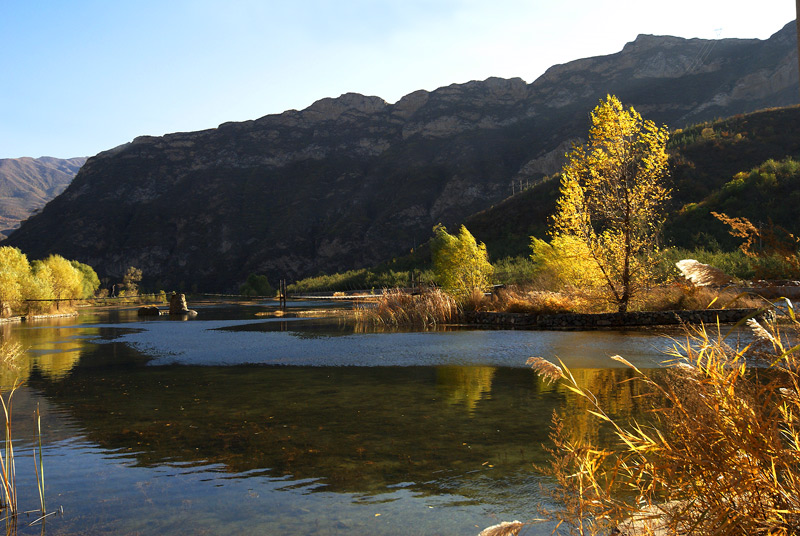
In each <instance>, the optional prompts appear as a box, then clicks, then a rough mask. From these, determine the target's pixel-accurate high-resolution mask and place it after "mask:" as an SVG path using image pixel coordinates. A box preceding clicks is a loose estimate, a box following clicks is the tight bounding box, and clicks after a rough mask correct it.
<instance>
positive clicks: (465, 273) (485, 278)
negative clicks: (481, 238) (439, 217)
mask: <svg viewBox="0 0 800 536" xmlns="http://www.w3.org/2000/svg"><path fill="white" fill-rule="evenodd" d="M433 235H434V236H433V240H432V241H431V252H432V256H433V271H434V273H435V274H436V280H437V281H438V282H439V284H440V285H441V286H442V288H443V289H444V290H445V291H446V292H448V293H450V294H452V295H454V296H456V297H465V296H468V295H469V294H471V293H472V291H473V290H476V289H477V290H486V289H487V288H488V287H489V285H490V284H491V281H492V274H493V272H494V268H493V267H492V265H491V263H490V262H489V256H488V254H487V253H486V245H485V244H484V243H483V242H481V243H480V244H478V243H477V242H476V241H475V237H473V236H472V233H470V232H469V231H468V230H467V228H466V227H464V226H463V225H462V226H461V229H460V230H459V231H458V236H454V235H451V234H450V233H448V232H447V228H445V227H444V226H442V225H437V226H436V227H434V228H433Z"/></svg>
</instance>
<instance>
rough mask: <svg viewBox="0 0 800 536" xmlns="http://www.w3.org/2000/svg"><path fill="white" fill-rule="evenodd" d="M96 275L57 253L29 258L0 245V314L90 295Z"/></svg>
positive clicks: (45, 308)
mask: <svg viewBox="0 0 800 536" xmlns="http://www.w3.org/2000/svg"><path fill="white" fill-rule="evenodd" d="M99 287H100V279H99V278H98V277H97V273H95V271H94V269H93V268H92V267H91V266H89V265H87V264H83V263H81V262H78V261H71V260H67V259H65V258H64V257H62V256H61V255H50V256H49V257H47V258H45V259H43V260H34V261H29V260H28V257H27V255H25V254H24V253H22V251H20V250H19V249H18V248H15V247H10V246H3V247H0V316H2V317H8V316H11V315H12V314H14V313H19V312H22V311H27V312H46V311H48V310H50V308H51V307H52V305H53V303H54V302H55V303H58V302H57V301H55V300H78V299H85V298H90V297H92V296H94V294H95V292H96V291H97V289H98V288H99Z"/></svg>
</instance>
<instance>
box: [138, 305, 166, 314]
mask: <svg viewBox="0 0 800 536" xmlns="http://www.w3.org/2000/svg"><path fill="white" fill-rule="evenodd" d="M136 314H137V315H138V316H160V315H161V309H159V308H158V307H156V306H155V305H145V306H144V307H139V311H138V312H137V313H136Z"/></svg>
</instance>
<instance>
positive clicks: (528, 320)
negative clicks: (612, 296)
mask: <svg viewBox="0 0 800 536" xmlns="http://www.w3.org/2000/svg"><path fill="white" fill-rule="evenodd" d="M756 315H758V316H765V315H771V316H774V313H772V312H764V311H763V310H762V309H753V308H743V309H702V310H690V311H652V312H644V311H637V312H630V313H558V314H528V313H497V312H486V311H465V312H462V313H461V314H460V315H459V317H460V318H459V319H460V321H461V323H463V324H468V325H474V326H491V327H497V328H505V329H548V330H549V329H562V330H595V329H619V328H625V327H640V326H674V325H684V324H701V323H702V324H716V323H718V322H719V323H721V324H735V323H736V322H739V321H740V320H742V319H745V318H749V317H752V316H756Z"/></svg>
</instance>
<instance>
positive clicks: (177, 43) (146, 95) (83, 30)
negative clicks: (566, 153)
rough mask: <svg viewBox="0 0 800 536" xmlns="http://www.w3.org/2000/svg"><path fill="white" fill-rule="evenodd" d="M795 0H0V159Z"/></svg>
mask: <svg viewBox="0 0 800 536" xmlns="http://www.w3.org/2000/svg"><path fill="white" fill-rule="evenodd" d="M794 18H795V3H794V2H790V1H789V0H761V1H759V2H753V1H747V2H745V1H740V0H725V1H716V0H711V1H709V0H671V1H670V2H654V1H649V0H644V1H642V0H630V1H628V0H625V1H605V2H604V1H597V0H564V1H561V2H554V1H552V0H492V1H491V2H489V1H487V0H428V1H421V0H373V1H366V0H331V1H326V0H284V1H272V0H261V1H256V0H225V1H221V0H194V1H190V0H158V1H153V0H137V1H136V2H130V1H128V0H107V1H99V0H96V1H91V0H71V1H67V0H52V1H46V0H0V73H2V75H1V76H0V158H15V157H20V156H33V157H38V156H55V157H60V158H68V157H73V156H92V155H94V154H96V153H98V152H100V151H103V150H106V149H110V148H112V147H115V146H117V145H120V144H122V143H125V142H128V141H130V140H131V139H133V138H134V137H136V136H139V135H142V134H149V135H161V134H165V133H168V132H176V131H190V130H201V129H206V128H213V127H216V126H217V125H219V124H220V123H224V122H226V121H243V120H247V119H256V118H258V117H261V116H264V115H267V114H274V113H280V112H282V111H284V110H287V109H303V108H305V107H307V106H309V105H310V104H311V103H313V102H314V101H316V100H318V99H321V98H324V97H336V96H339V95H341V94H342V93H346V92H348V91H353V92H357V93H363V94H366V95H377V96H379V97H382V98H383V99H385V100H386V101H387V102H390V103H391V102H396V101H397V100H398V99H399V98H400V97H402V96H403V95H405V94H407V93H410V92H412V91H415V90H417V89H426V90H434V89H436V88H437V87H441V86H446V85H449V84H452V83H462V82H468V81H470V80H483V79H485V78H488V77H489V76H500V77H504V78H511V77H521V78H523V79H524V80H526V81H527V82H531V81H533V80H534V79H536V78H537V77H538V76H540V75H541V74H542V73H543V72H544V71H545V70H546V69H547V68H548V67H549V66H551V65H553V64H557V63H565V62H567V61H571V60H573V59H578V58H582V57H588V56H597V55H602V54H610V53H613V52H617V51H619V50H621V49H622V47H623V45H624V44H625V43H626V42H628V41H632V40H633V39H634V38H635V37H636V35H637V34H640V33H649V34H661V35H677V36H681V37H702V38H716V37H720V38H726V37H742V38H759V39H766V38H768V37H769V36H770V35H772V34H773V33H775V32H776V31H778V30H779V29H780V28H782V27H783V26H784V25H785V24H786V23H788V22H789V21H791V20H794Z"/></svg>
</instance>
